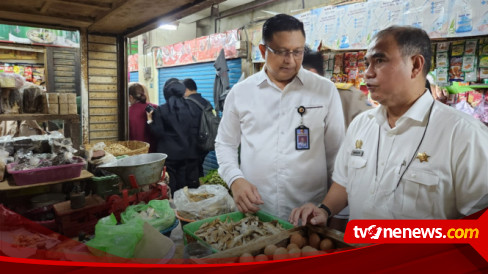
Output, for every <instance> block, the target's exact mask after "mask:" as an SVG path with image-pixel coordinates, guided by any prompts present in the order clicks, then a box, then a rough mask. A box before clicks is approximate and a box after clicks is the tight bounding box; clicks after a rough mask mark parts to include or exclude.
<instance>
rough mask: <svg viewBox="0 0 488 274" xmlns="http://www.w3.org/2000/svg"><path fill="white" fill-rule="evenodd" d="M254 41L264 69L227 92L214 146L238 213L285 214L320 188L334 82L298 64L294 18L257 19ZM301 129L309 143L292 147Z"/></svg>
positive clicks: (331, 148) (337, 118)
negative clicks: (258, 34)
mask: <svg viewBox="0 0 488 274" xmlns="http://www.w3.org/2000/svg"><path fill="white" fill-rule="evenodd" d="M262 41H263V44H261V45H259V49H260V51H261V54H262V56H264V59H265V60H266V63H265V65H264V68H263V70H261V71H260V72H258V73H256V74H254V75H252V76H250V77H248V78H247V79H245V80H244V81H242V82H240V83H237V84H236V85H234V86H233V88H232V89H231V91H230V92H229V94H228V95H227V98H226V100H225V105H224V111H223V114H222V120H221V122H220V125H219V129H218V135H217V139H216V142H215V151H216V155H217V160H218V163H219V174H220V175H221V177H222V179H223V180H224V181H225V182H226V183H227V184H228V185H229V187H230V188H231V190H232V193H233V196H234V201H235V202H236V205H237V207H238V209H239V210H240V211H241V212H256V211H258V210H259V209H262V210H264V211H266V212H268V213H270V214H272V215H274V216H277V217H279V218H284V219H286V218H287V217H288V216H289V214H290V212H291V210H292V209H293V208H294V207H297V206H299V205H301V204H303V203H304V202H305V201H315V202H317V203H319V202H320V201H321V200H322V198H323V196H324V195H325V194H326V193H327V189H328V178H329V176H330V174H331V173H332V168H333V166H334V160H335V157H336V153H337V151H338V148H339V146H340V144H341V142H342V140H343V138H344V116H343V115H342V107H341V103H340V98H339V94H338V92H337V89H336V87H335V85H334V84H333V83H332V82H331V81H329V80H327V79H325V78H324V77H321V76H319V75H316V74H314V73H311V72H309V71H308V70H305V69H303V68H302V60H303V52H304V47H305V31H304V29H303V23H302V22H300V21H299V20H298V19H296V18H295V17H293V16H289V15H286V14H278V15H276V16H274V17H272V18H270V19H268V20H266V22H265V23H264V25H263V40H262ZM302 130H303V134H305V136H306V138H307V139H308V140H309V142H308V146H306V147H300V148H299V147H298V138H296V137H297V136H299V135H300V134H302ZM239 146H240V154H239V153H238V151H239ZM239 160H240V162H239Z"/></svg>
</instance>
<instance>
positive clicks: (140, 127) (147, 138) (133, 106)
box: [129, 83, 158, 152]
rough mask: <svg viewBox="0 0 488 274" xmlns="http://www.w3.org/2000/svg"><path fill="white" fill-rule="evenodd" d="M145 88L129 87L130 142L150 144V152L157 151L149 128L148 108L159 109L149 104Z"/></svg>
mask: <svg viewBox="0 0 488 274" xmlns="http://www.w3.org/2000/svg"><path fill="white" fill-rule="evenodd" d="M146 99H147V98H146V93H145V91H144V86H143V85H142V84H139V83H133V84H131V85H130V86H129V103H130V107H129V140H137V141H142V142H146V143H149V145H150V147H149V152H155V151H156V142H155V140H154V138H153V137H152V135H151V131H150V129H149V127H148V126H147V115H146V107H148V106H151V107H153V108H157V107H158V106H157V105H154V104H151V103H148V102H147V100H146Z"/></svg>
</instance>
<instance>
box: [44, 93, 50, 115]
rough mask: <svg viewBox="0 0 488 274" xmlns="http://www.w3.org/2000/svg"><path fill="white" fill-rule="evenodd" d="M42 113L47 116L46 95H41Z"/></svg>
mask: <svg viewBox="0 0 488 274" xmlns="http://www.w3.org/2000/svg"><path fill="white" fill-rule="evenodd" d="M42 113H44V114H48V113H49V103H48V101H47V94H46V93H43V94H42Z"/></svg>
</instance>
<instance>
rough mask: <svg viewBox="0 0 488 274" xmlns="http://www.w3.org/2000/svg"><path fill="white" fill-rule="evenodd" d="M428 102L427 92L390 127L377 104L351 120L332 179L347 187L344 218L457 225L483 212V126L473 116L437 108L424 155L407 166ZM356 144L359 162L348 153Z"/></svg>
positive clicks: (486, 181) (487, 177)
mask: <svg viewBox="0 0 488 274" xmlns="http://www.w3.org/2000/svg"><path fill="white" fill-rule="evenodd" d="M432 104H433V98H432V95H431V94H430V93H429V92H426V93H425V94H424V95H422V96H421V97H420V98H419V99H418V100H417V101H416V102H415V103H414V104H413V105H412V107H410V109H409V110H408V111H407V112H406V113H405V114H404V115H403V116H402V117H400V118H399V119H398V121H397V122H396V126H395V127H394V128H390V126H389V124H388V119H387V117H386V110H385V108H384V107H383V106H380V107H379V108H376V109H372V110H369V111H366V112H364V113H362V114H360V115H359V116H358V117H356V119H354V120H353V122H352V123H351V125H350V126H349V128H348V130H347V134H346V139H345V140H344V143H343V144H342V146H341V149H340V150H339V153H338V155H337V159H336V163H335V170H334V174H333V176H332V178H333V179H334V181H335V182H337V183H338V184H340V185H342V186H344V187H345V188H346V191H347V195H348V203H349V208H350V219H457V218H460V217H462V216H464V215H469V214H472V213H474V212H476V211H479V210H481V209H483V208H485V207H486V206H488V168H487V167H488V146H487V145H488V128H487V127H486V126H485V125H483V124H482V123H481V122H479V121H477V120H475V119H474V118H473V117H470V116H468V115H467V114H465V113H462V112H460V111H458V110H456V109H454V108H452V107H449V106H446V105H443V104H442V103H439V102H435V104H434V105H433V108H432V113H431V115H430V121H429V123H428V126H427V131H426V132H425V137H424V139H423V141H422V143H421V145H420V147H419V150H418V152H419V153H425V154H426V156H425V157H419V158H414V160H413V162H412V163H411V164H410V166H408V163H409V162H410V160H411V159H412V156H417V154H416V153H415V150H416V149H417V147H418V146H419V143H420V141H421V138H422V135H423V133H424V130H425V129H426V125H427V120H428V119H429V118H428V116H429V109H430V107H431V105H432ZM378 134H380V142H379V151H378V152H377V148H378ZM358 140H361V142H362V146H361V150H362V151H363V155H362V156H359V155H358V154H356V155H353V150H354V149H356V141H358ZM377 153H378V156H379V157H378V159H377V156H376V155H377ZM414 154H415V155H414ZM421 160H422V161H421ZM407 166H408V168H407ZM376 167H377V168H378V175H377V176H375V173H376ZM406 168H407V169H406ZM405 169H406V170H405ZM402 173H405V174H404V175H403V178H402V180H401V182H400V183H399V184H398V180H399V179H400V176H401V174H402Z"/></svg>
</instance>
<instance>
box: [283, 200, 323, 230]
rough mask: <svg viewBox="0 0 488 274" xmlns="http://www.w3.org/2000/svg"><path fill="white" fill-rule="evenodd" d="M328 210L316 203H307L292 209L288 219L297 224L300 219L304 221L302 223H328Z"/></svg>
mask: <svg viewBox="0 0 488 274" xmlns="http://www.w3.org/2000/svg"><path fill="white" fill-rule="evenodd" d="M327 215H328V214H327V212H325V210H323V209H321V208H318V207H317V206H316V205H314V204H311V203H307V204H304V205H302V206H301V207H298V208H295V209H293V210H292V211H291V214H290V218H289V219H288V221H289V222H290V223H292V224H293V225H295V226H297V225H298V221H300V219H301V221H302V225H306V224H307V223H310V224H312V225H324V226H325V225H326V224H327V218H328V217H329V216H327Z"/></svg>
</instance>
